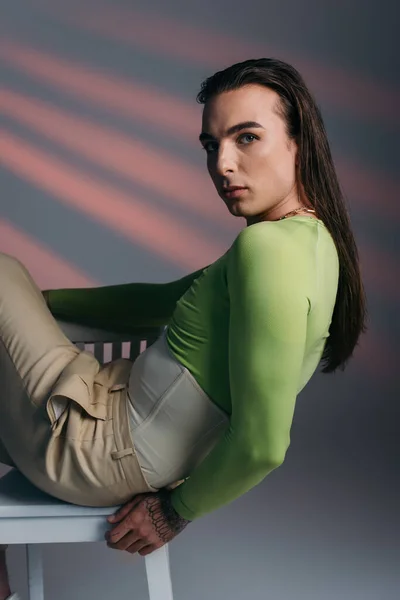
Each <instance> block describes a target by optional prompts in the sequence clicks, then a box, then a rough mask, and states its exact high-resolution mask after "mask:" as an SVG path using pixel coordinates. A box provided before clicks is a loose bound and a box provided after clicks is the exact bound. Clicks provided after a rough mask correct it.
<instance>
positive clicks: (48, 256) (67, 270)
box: [0, 217, 100, 289]
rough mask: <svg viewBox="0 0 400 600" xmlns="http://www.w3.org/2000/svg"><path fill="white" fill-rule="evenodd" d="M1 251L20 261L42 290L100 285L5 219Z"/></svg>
mask: <svg viewBox="0 0 400 600" xmlns="http://www.w3.org/2000/svg"><path fill="white" fill-rule="evenodd" d="M0 252H4V253H6V254H10V255H11V256H15V257H16V258H18V260H20V261H21V262H22V263H23V264H24V265H25V266H26V268H27V269H28V271H29V272H30V274H31V275H32V277H33V279H34V280H35V281H36V283H37V285H38V286H39V287H40V288H41V289H51V288H54V289H55V288H60V287H95V286H97V285H100V284H99V283H98V282H97V281H95V280H94V279H92V278H91V277H90V276H89V275H86V274H85V273H84V272H83V271H82V270H81V269H79V268H78V267H76V266H74V265H72V264H71V263H70V262H68V261H67V260H65V258H62V257H61V256H59V255H57V254H55V252H54V251H53V250H52V249H50V248H48V247H46V246H45V244H43V243H42V242H39V241H38V240H37V239H35V238H33V237H32V236H30V235H29V234H28V233H26V232H25V231H22V230H21V229H19V228H17V227H16V226H15V225H14V224H12V223H10V222H9V221H8V220H7V219H5V218H4V217H0Z"/></svg>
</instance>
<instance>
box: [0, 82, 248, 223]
mask: <svg viewBox="0 0 400 600" xmlns="http://www.w3.org/2000/svg"><path fill="white" fill-rule="evenodd" d="M0 112H1V113H3V114H5V115H7V116H8V117H11V118H13V119H16V120H18V122H20V123H24V125H28V126H29V127H30V128H32V129H34V130H35V131H37V132H38V133H39V134H41V135H45V136H46V137H47V138H49V139H51V140H52V141H55V142H57V143H60V144H62V145H63V146H66V147H67V148H69V149H71V150H73V151H74V152H78V153H79V154H80V155H81V156H84V157H85V158H86V159H89V160H90V161H92V162H94V163H96V164H99V165H101V166H102V167H103V168H106V169H107V170H109V171H114V172H116V173H118V174H119V175H122V176H123V177H124V178H125V179H128V180H129V181H132V182H133V183H139V184H140V185H143V186H146V187H148V188H149V189H152V190H155V191H156V192H157V193H158V194H162V195H163V196H164V197H165V196H167V197H168V199H169V201H170V202H173V203H174V204H178V205H179V206H181V207H182V208H183V209H184V211H185V212H191V213H193V214H195V215H199V216H201V217H202V218H203V219H204V220H205V221H207V220H210V221H212V222H213V223H216V224H218V225H219V226H221V227H223V228H224V229H226V230H227V231H232V232H235V231H237V230H239V227H238V225H237V224H236V223H235V222H234V220H233V219H229V215H228V214H227V210H226V207H225V206H224V205H223V202H222V200H219V199H218V196H217V194H216V192H214V193H209V188H210V184H209V178H208V176H206V174H205V173H204V174H203V173H201V172H200V171H199V169H196V168H195V167H192V166H191V165H188V164H185V162H184V161H180V160H178V159H175V158H173V157H171V156H169V155H168V154H167V153H166V152H163V151H161V150H159V149H157V148H155V147H152V146H150V145H149V144H146V143H144V142H141V141H138V140H135V139H134V138H133V137H132V136H129V137H128V136H127V135H125V134H123V133H119V132H117V131H116V130H115V129H112V128H110V127H105V126H103V125H98V124H94V123H93V122H91V121H90V120H89V119H82V118H79V117H77V116H75V115H74V114H72V113H70V112H68V111H66V110H60V109H58V108H54V107H52V106H51V105H50V104H49V103H46V102H42V101H40V100H37V99H35V98H27V97H24V96H22V95H21V94H18V93H16V92H12V91H10V90H4V91H0ZM211 192H212V190H211ZM215 197H216V198H215Z"/></svg>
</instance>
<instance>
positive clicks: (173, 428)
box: [0, 58, 366, 600]
mask: <svg viewBox="0 0 400 600" xmlns="http://www.w3.org/2000/svg"><path fill="white" fill-rule="evenodd" d="M197 100H198V102H200V103H201V104H203V105H204V108H203V117H202V131H201V134H200V142H201V145H202V147H203V148H204V150H205V152H206V159H207V168H208V172H209V174H210V176H211V179H212V181H213V183H214V185H215V188H216V191H217V192H218V195H219V196H220V198H221V199H222V200H223V202H224V203H225V205H226V207H227V209H228V211H229V213H230V214H231V215H233V216H234V217H238V218H242V219H245V221H246V227H244V228H243V229H242V230H241V231H240V232H239V234H238V235H237V237H236V238H235V240H234V242H233V243H232V245H231V246H230V248H229V250H228V251H227V252H226V253H225V254H224V255H223V256H221V257H220V258H219V259H218V260H216V261H215V262H214V263H212V264H211V265H207V266H206V267H204V268H203V269H200V270H198V271H195V272H194V273H191V274H189V275H186V276H185V277H182V278H180V279H178V280H176V281H173V282H169V283H165V284H150V283H128V284H121V285H113V286H104V287H98V288H86V289H85V288H83V289H58V290H57V289H56V290H45V291H44V292H43V293H41V292H40V291H39V290H38V288H37V287H36V285H35V283H34V282H33V281H32V279H31V277H30V275H29V273H28V272H27V270H26V269H25V267H24V266H23V265H22V264H21V263H20V262H19V261H17V260H16V259H14V258H13V257H10V256H7V255H4V254H2V255H0V270H1V273H0V280H1V282H2V284H1V295H0V337H1V356H0V369H1V381H2V392H3V394H2V398H1V402H0V413H1V414H0V440H1V447H0V458H1V460H2V461H3V462H5V463H8V464H11V465H13V466H16V467H17V468H18V469H20V470H21V472H22V473H23V474H24V475H25V476H26V477H27V478H28V479H30V480H31V481H32V482H33V483H34V484H35V485H37V486H38V487H39V488H41V489H42V490H44V491H46V492H48V493H50V494H52V495H54V496H56V497H58V498H61V499H63V500H66V501H69V502H73V503H79V504H86V505H104V506H106V505H115V504H117V503H118V504H121V505H122V507H121V508H120V509H119V511H118V512H117V513H116V514H115V515H113V516H112V517H110V518H109V521H110V525H111V528H110V530H109V532H108V534H107V543H108V545H109V546H110V547H111V548H115V549H120V550H127V551H128V552H130V553H135V552H139V554H141V555H142V556H144V555H146V554H149V553H150V552H152V551H153V550H155V549H156V548H158V547H160V546H162V545H163V544H164V543H166V542H169V541H170V540H172V539H173V538H174V537H175V536H176V535H178V534H179V533H180V532H181V531H182V530H183V529H184V528H185V527H186V526H187V525H188V523H190V522H192V521H193V520H195V519H197V518H199V517H201V516H202V515H204V514H207V513H209V512H211V511H214V510H216V509H218V508H219V507H221V506H223V505H226V504H227V503H230V502H232V501H233V500H234V499H236V498H238V497H239V496H241V495H242V494H244V493H246V492H247V491H248V490H250V489H251V488H253V487H254V486H256V485H257V484H259V483H260V482H261V481H262V480H263V479H264V478H265V477H266V476H267V475H268V474H269V473H270V472H271V471H273V470H274V469H276V468H277V467H279V466H280V465H281V464H282V463H283V461H284V459H285V455H286V452H287V450H288V447H289V444H290V429H291V425H292V420H293V414H294V409H295V403H296V398H297V396H298V394H299V392H300V391H301V390H302V389H303V388H304V387H305V385H306V384H307V382H308V381H309V380H310V378H311V376H312V375H313V373H314V372H315V371H316V369H317V367H318V365H319V364H320V363H321V366H322V372H323V373H326V374H328V373H333V372H334V371H336V370H337V369H341V370H343V369H344V368H345V366H346V365H347V363H348V361H349V359H350V357H351V356H352V355H353V353H354V349H355V347H356V345H357V343H358V340H359V337H360V335H361V334H362V333H363V332H365V331H366V302H365V293H364V288H363V282H362V279H361V275H360V269H359V258H358V252H357V247H356V243H355V239H354V235H353V232H352V228H351V223H350V217H349V214H348V210H347V208H346V205H345V201H344V199H343V195H342V193H341V190H340V186H339V183H338V178H337V175H336V172H335V168H334V165H333V161H332V157H331V152H330V148H329V143H328V140H327V135H326V132H325V128H324V124H323V120H322V117H321V114H320V110H319V108H318V107H317V105H316V102H315V100H314V99H313V97H312V95H311V94H310V92H309V90H308V88H307V86H306V84H305V82H304V80H303V78H302V77H301V75H300V74H299V73H298V71H297V70H296V69H295V68H294V67H293V66H291V65H289V64H287V63H285V62H283V61H280V60H277V59H273V58H262V59H254V60H247V61H244V62H242V63H238V64H234V65H232V66H230V67H228V68H226V69H224V70H222V71H219V72H217V73H215V74H214V75H212V76H211V77H209V78H207V79H206V80H205V81H204V82H203V84H202V86H201V91H200V92H199V94H198V97H197ZM55 318H62V319H64V320H70V321H73V322H76V323H82V324H88V325H91V326H96V327H103V328H107V329H113V330H118V331H125V332H127V333H129V331H133V330H134V329H135V328H136V327H153V326H154V327H161V328H162V327H164V329H163V331H162V333H161V335H160V336H159V338H158V339H157V341H156V342H155V343H154V344H153V345H151V346H150V347H149V348H147V349H146V350H145V351H144V352H142V353H141V354H140V355H139V357H138V358H137V359H136V360H135V361H129V360H127V359H118V360H116V361H112V362H111V363H108V364H107V365H105V366H103V367H101V366H100V365H99V363H98V362H97V361H96V359H95V358H94V357H93V356H92V355H90V354H89V353H87V352H82V351H80V350H78V349H77V347H76V346H74V345H73V344H72V343H71V342H70V341H69V340H68V339H67V338H66V337H65V336H64V334H63V333H62V332H61V330H60V328H59V327H58V325H57V322H56V320H55ZM0 542H1V540H0ZM1 564H2V568H1V569H2V570H1V576H2V577H3V580H2V582H1V585H2V587H1V590H0V600H4V598H7V595H8V594H10V593H11V592H10V590H9V588H8V583H7V579H6V570H5V558H4V553H3V560H2V563H1Z"/></svg>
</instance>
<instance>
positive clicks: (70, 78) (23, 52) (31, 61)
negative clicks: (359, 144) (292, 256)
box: [0, 42, 400, 218]
mask: <svg viewBox="0 0 400 600" xmlns="http://www.w3.org/2000/svg"><path fill="white" fill-rule="evenodd" d="M0 50H1V57H2V58H3V60H5V61H6V62H7V63H8V64H11V65H13V66H14V68H17V69H20V70H22V71H23V72H25V73H27V74H28V75H30V76H35V77H36V78H38V79H40V80H42V81H44V82H46V83H48V84H50V85H52V86H55V87H57V88H61V89H62V91H63V93H65V94H68V95H70V96H73V97H75V98H79V100H80V101H82V100H86V101H87V100H89V101H90V102H91V103H93V104H96V105H100V106H102V107H108V108H112V109H113V110H116V111H119V112H121V114H123V115H127V116H129V117H132V116H133V117H135V116H140V114H142V116H143V118H146V119H147V121H146V122H148V123H152V124H153V125H156V126H157V127H158V128H160V129H161V130H164V131H169V132H170V133H173V134H174V135H176V137H178V138H179V137H181V138H182V139H184V140H185V139H186V140H187V139H188V136H187V133H188V131H187V123H185V113H184V112H182V115H181V117H182V120H181V126H180V127H177V126H173V127H172V128H171V120H170V119H169V117H168V119H166V118H165V115H164V112H162V111H164V110H165V109H166V107H165V106H164V107H162V105H161V104H160V106H159V110H158V111H154V112H152V113H151V114H150V113H147V112H146V108H144V107H142V106H141V105H140V102H138V98H137V97H136V96H135V93H134V90H133V89H132V86H131V84H126V82H124V80H123V79H119V78H115V77H111V76H110V77H108V76H104V75H100V74H99V73H94V72H92V71H90V70H89V69H85V68H83V67H82V66H81V65H79V66H78V65H74V64H73V63H67V62H66V61H64V60H61V59H59V58H57V59H54V58H53V57H49V56H47V55H46V54H44V53H43V52H38V51H36V50H34V49H33V48H30V47H29V46H21V45H20V44H18V45H16V44H14V43H9V42H0ZM155 94H156V91H155ZM141 111H144V112H143V113H141ZM146 115H147V117H146ZM172 122H173V118H172ZM197 133H198V131H197V129H196V134H197ZM191 140H192V138H191ZM335 162H336V164H337V169H338V174H339V178H340V180H341V181H342V184H343V188H344V189H345V190H346V193H347V195H351V198H352V200H353V199H354V201H355V202H357V203H360V205H361V206H364V205H367V206H368V205H370V206H371V207H372V209H375V207H376V203H377V198H379V207H380V209H384V212H385V215H387V216H388V217H394V218H398V217H399V210H398V203H397V197H399V195H400V186H399V183H398V181H397V180H396V179H394V178H391V177H390V176H389V175H387V174H382V175H381V174H379V173H376V171H375V170H372V171H371V170H367V168H365V167H362V166H360V165H359V164H357V163H355V162H354V161H351V160H349V159H347V158H346V159H340V158H339V159H338V160H336V161H335Z"/></svg>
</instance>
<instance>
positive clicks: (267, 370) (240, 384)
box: [171, 223, 310, 520]
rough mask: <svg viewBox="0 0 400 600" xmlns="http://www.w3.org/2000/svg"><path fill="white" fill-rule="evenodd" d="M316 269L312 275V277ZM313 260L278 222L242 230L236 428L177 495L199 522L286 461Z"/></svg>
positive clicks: (232, 274) (235, 317)
mask: <svg viewBox="0 0 400 600" xmlns="http://www.w3.org/2000/svg"><path fill="white" fill-rule="evenodd" d="M307 272H308V276H307ZM309 272H310V260H307V257H306V256H304V252H303V254H302V252H301V249H300V248H299V245H298V244H297V246H296V244H295V240H293V239H292V237H291V236H290V235H288V232H287V231H285V230H283V228H282V229H281V228H279V227H277V226H276V224H275V223H274V224H273V226H272V227H269V226H268V224H265V223H262V224H255V225H252V226H250V227H248V228H246V229H244V230H243V231H241V232H240V234H239V236H238V237H237V238H236V240H235V242H234V244H233V246H232V248H231V250H230V252H229V256H228V263H227V284H228V291H229V298H230V320H229V377H230V390H231V403H232V413H231V420H230V426H229V428H228V429H227V430H226V432H225V434H224V435H223V436H222V437H221V439H220V440H219V441H218V443H217V444H216V446H214V448H213V449H212V450H211V452H210V453H209V454H208V456H207V457H206V458H205V459H204V460H203V462H202V463H201V464H200V465H198V467H196V469H194V471H193V472H192V473H191V475H190V477H189V478H188V479H187V480H186V481H185V482H184V483H183V484H181V485H180V486H179V487H177V488H176V489H175V490H173V492H172V493H171V495H172V505H173V506H174V508H175V510H176V511H177V512H178V513H179V514H180V515H181V516H182V517H184V518H186V519H188V520H194V519H196V518H198V517H200V516H202V515H204V514H206V513H208V512H210V511H213V510H215V509H217V508H219V507H221V506H223V505H225V504H227V503H229V502H232V501H233V500H234V499H236V498H238V497H239V496H241V495H242V494H244V493H245V492H247V491H248V490H250V489H251V488H252V487H254V486H255V485H257V484H258V483H260V482H261V481H262V480H263V479H264V478H265V477H266V475H268V474H269V473H270V472H271V471H272V470H274V469H275V468H277V467H278V466H279V465H281V464H282V462H283V461H284V458H285V454H286V451H287V448H288V446H289V444H290V429H291V424H292V420H293V414H294V408H295V401H296V396H297V389H298V384H299V378H300V373H301V367H302V361H303V355H304V350H305V341H306V329H307V315H308V311H309V299H308V297H307V291H308V288H309V285H308V284H307V283H306V281H309V280H310V277H309Z"/></svg>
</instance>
